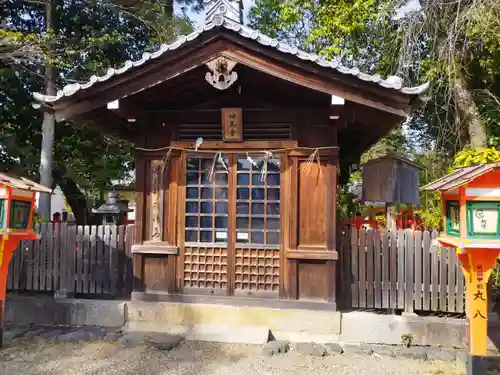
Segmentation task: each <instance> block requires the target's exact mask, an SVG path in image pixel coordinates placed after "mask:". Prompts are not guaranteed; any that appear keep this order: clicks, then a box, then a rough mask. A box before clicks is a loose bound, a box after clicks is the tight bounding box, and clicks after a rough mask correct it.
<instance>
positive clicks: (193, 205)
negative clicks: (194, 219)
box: [186, 202, 198, 214]
mask: <svg viewBox="0 0 500 375" xmlns="http://www.w3.org/2000/svg"><path fill="white" fill-rule="evenodd" d="M197 212H198V203H197V202H186V213H188V214H195V213H197Z"/></svg>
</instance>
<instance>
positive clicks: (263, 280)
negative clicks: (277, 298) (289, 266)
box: [234, 249, 280, 293]
mask: <svg viewBox="0 0 500 375" xmlns="http://www.w3.org/2000/svg"><path fill="white" fill-rule="evenodd" d="M279 264H280V251H279V249H236V269H235V280H234V288H235V289H236V290H243V291H249V292H276V293H278V292H279V278H280V268H279Z"/></svg>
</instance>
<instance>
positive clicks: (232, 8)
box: [204, 0, 243, 24]
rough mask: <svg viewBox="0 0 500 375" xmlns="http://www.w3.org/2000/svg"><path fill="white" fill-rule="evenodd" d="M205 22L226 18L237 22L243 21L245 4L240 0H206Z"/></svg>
mask: <svg viewBox="0 0 500 375" xmlns="http://www.w3.org/2000/svg"><path fill="white" fill-rule="evenodd" d="M204 3H205V23H210V22H213V21H214V20H215V19H217V18H220V17H221V16H222V18H226V19H229V20H231V21H233V22H235V23H239V24H242V23H243V4H242V2H241V1H240V0H205V1H204Z"/></svg>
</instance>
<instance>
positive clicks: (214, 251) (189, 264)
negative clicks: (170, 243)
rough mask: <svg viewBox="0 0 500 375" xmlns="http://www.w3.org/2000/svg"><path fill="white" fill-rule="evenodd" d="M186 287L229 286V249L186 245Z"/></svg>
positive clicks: (215, 287)
mask: <svg viewBox="0 0 500 375" xmlns="http://www.w3.org/2000/svg"><path fill="white" fill-rule="evenodd" d="M184 287H187V288H211V289H225V288H227V249H226V248H223V247H215V246H213V247H201V246H199V247H186V248H185V251H184Z"/></svg>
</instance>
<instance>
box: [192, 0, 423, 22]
mask: <svg viewBox="0 0 500 375" xmlns="http://www.w3.org/2000/svg"><path fill="white" fill-rule="evenodd" d="M254 2H255V0H243V12H244V15H243V17H244V22H245V23H246V22H247V17H248V11H249V10H250V8H251V7H252V5H253V3H254ZM420 8H421V6H420V1H419V0H408V1H407V2H406V4H405V5H403V6H402V7H401V8H399V9H398V10H397V11H396V16H395V17H394V18H395V19H399V18H401V17H404V16H405V15H406V13H408V12H411V11H414V10H419V9H420ZM188 15H189V17H190V18H191V19H192V20H194V21H195V22H196V24H197V25H198V24H200V23H202V22H203V17H204V15H205V14H204V13H203V12H200V13H194V12H188Z"/></svg>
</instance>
